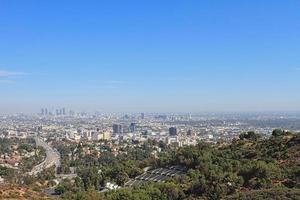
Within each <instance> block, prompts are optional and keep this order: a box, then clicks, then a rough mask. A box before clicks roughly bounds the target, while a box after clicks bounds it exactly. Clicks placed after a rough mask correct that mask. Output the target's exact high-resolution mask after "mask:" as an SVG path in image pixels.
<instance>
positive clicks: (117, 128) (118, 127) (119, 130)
mask: <svg viewBox="0 0 300 200" xmlns="http://www.w3.org/2000/svg"><path fill="white" fill-rule="evenodd" d="M113 133H114V134H120V133H122V126H121V125H120V124H113Z"/></svg>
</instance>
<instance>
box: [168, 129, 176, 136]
mask: <svg viewBox="0 0 300 200" xmlns="http://www.w3.org/2000/svg"><path fill="white" fill-rule="evenodd" d="M169 135H170V136H176V135H177V128H176V127H171V128H169Z"/></svg>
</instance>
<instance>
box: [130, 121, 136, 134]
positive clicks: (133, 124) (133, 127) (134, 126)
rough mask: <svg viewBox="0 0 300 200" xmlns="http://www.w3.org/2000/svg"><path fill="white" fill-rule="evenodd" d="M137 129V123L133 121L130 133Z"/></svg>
mask: <svg viewBox="0 0 300 200" xmlns="http://www.w3.org/2000/svg"><path fill="white" fill-rule="evenodd" d="M135 129H136V124H135V123H131V124H130V126H129V131H130V133H134V132H135Z"/></svg>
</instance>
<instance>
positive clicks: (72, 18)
mask: <svg viewBox="0 0 300 200" xmlns="http://www.w3.org/2000/svg"><path fill="white" fill-rule="evenodd" d="M56 106H65V107H66V108H73V109H77V110H87V111H91V110H99V111H121V112H126V111H133V112H140V111H144V112H151V111H152V112H156V111H161V112H164V111H166V112H167V111H187V112H191V111H268V110H274V111H278V110H279V111H280V110H300V1H299V0H286V1H282V0H264V1H261V0H251V1H250V0H249V1H248V0H247V1H246V0H245V1H241V0H230V1H228V0H203V1H200V0H195V1H193V0H187V1H183V0H151V1H150V0H149V1H143V0H136V1H131V0H126V1H125V0H119V1H116V0H107V1H100V0H97V1H96V0H95V1H91V0H87V1H74V0H72V1H71V0H70V1H66V0H51V1H41V0H36V1H32V0H26V1H22V0H0V114H1V113H6V112H38V111H39V110H40V108H41V107H56Z"/></svg>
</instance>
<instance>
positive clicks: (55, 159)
mask: <svg viewBox="0 0 300 200" xmlns="http://www.w3.org/2000/svg"><path fill="white" fill-rule="evenodd" d="M35 142H36V145H37V146H41V147H43V148H44V149H45V150H46V159H45V160H44V161H43V162H41V163H40V164H38V165H36V166H34V167H33V169H32V170H31V172H29V175H36V174H38V173H40V172H42V171H43V170H44V169H47V168H50V167H52V166H54V165H55V166H56V168H57V167H59V166H60V154H59V152H58V151H57V150H56V149H53V148H52V147H51V146H50V145H49V144H47V143H46V142H44V141H43V139H42V138H40V137H35Z"/></svg>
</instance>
